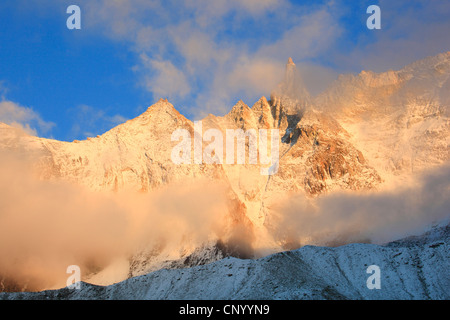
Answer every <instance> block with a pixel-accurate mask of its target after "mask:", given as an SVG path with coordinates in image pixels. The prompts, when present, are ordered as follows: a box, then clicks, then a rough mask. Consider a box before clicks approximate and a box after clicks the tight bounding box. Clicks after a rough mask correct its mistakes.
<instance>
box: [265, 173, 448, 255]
mask: <svg viewBox="0 0 450 320" xmlns="http://www.w3.org/2000/svg"><path fill="white" fill-rule="evenodd" d="M449 181H450V166H448V165H446V166H443V167H440V168H437V169H434V170H431V171H429V172H427V173H424V174H422V175H421V176H420V177H419V178H418V179H417V181H416V182H415V183H413V184H410V185H405V186H403V187H402V188H398V189H397V190H396V191H392V190H390V191H372V192H366V193H354V192H352V193H349V192H334V193H330V194H326V195H322V196H320V197H318V198H315V199H310V198H308V197H307V196H306V195H305V194H303V193H296V194H290V195H288V196H286V199H280V201H279V202H278V203H277V204H275V205H274V212H275V214H274V215H273V216H272V217H271V219H270V221H269V222H268V226H269V228H270V230H271V232H272V234H273V235H274V238H275V239H276V240H277V241H279V242H280V243H283V244H284V245H285V246H286V247H287V248H298V247H301V246H303V245H324V246H338V245H344V244H348V243H352V242H364V243H376V244H384V243H387V242H389V241H394V240H398V239H400V238H403V237H407V236H410V235H419V234H421V233H423V232H425V231H427V230H429V229H430V228H431V227H433V226H435V225H439V224H445V223H449V219H450V182H449Z"/></svg>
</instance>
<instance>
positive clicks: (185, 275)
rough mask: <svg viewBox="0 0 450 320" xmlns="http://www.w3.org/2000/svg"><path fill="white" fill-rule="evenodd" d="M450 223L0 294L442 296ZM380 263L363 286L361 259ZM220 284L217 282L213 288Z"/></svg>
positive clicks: (449, 263)
mask: <svg viewBox="0 0 450 320" xmlns="http://www.w3.org/2000/svg"><path fill="white" fill-rule="evenodd" d="M449 231H450V227H449V226H446V227H442V228H437V229H434V230H432V231H430V232H428V233H427V234H424V235H422V236H419V237H412V238H407V239H403V240H399V241H396V242H392V243H388V244H387V245H384V246H379V245H371V244H349V245H346V246H342V247H337V248H326V247H312V246H306V247H303V248H300V249H297V250H294V251H286V252H281V253H276V254H273V255H270V256H267V257H264V258H261V259H258V260H240V259H236V258H225V259H222V260H221V261H217V262H214V263H211V264H207V265H201V266H197V267H193V268H188V269H181V270H159V271H156V272H153V273H149V274H147V275H144V276H140V277H135V278H132V279H128V280H126V281H123V282H121V283H117V284H114V285H111V286H107V287H101V286H94V285H91V284H88V283H82V284H81V289H80V290H74V289H68V288H64V289H60V290H54V291H43V292H39V293H0V299H8V300H9V299H10V300H15V299H39V300H44V299H45V300H48V299H74V300H76V299H102V300H105V299H112V300H116V299H119V300H122V299H126V300H132V299H157V300H159V299H164V300H167V299H179V300H182V299H189V300H192V299H207V300H214V299H223V300H229V299H249V300H259V299H262V300H265V299H267V300H271V299H333V300H342V299H357V300H371V299H376V300H379V299H393V300H415V299H418V300H423V299H438V300H441V299H442V300H447V299H449V298H450V293H449V291H448V288H449V286H450V277H449V274H448V270H449V267H450V254H449V252H450V250H449V249H450V248H449V245H448V244H449V235H450V233H449ZM372 265H376V266H378V267H379V268H380V269H379V270H380V289H379V290H378V289H369V288H368V287H367V280H368V278H369V276H370V275H371V274H370V273H369V274H368V273H367V270H368V267H369V266H372ZM217 288H220V290H217Z"/></svg>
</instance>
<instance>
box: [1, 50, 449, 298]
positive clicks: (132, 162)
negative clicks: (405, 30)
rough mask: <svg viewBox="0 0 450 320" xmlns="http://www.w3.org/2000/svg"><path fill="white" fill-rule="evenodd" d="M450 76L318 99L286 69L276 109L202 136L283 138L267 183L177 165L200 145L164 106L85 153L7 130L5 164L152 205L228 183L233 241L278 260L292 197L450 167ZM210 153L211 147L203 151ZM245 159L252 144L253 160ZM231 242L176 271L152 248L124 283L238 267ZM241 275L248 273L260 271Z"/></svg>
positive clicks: (435, 73) (241, 173)
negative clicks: (245, 237)
mask: <svg viewBox="0 0 450 320" xmlns="http://www.w3.org/2000/svg"><path fill="white" fill-rule="evenodd" d="M449 75H450V53H444V54H441V55H438V56H436V57H431V58H427V59H425V60H423V61H419V62H417V63H415V64H412V65H410V66H407V67H405V68H404V69H402V70H400V71H389V72H386V73H382V74H376V73H373V72H361V74H359V75H357V76H353V75H349V76H341V77H340V78H339V79H338V80H337V81H336V82H335V83H334V84H333V86H332V87H331V88H330V89H328V90H327V91H326V92H324V93H323V94H321V95H320V96H318V97H316V98H312V97H310V95H309V94H308V92H307V91H306V89H305V88H304V86H303V84H302V79H301V78H300V77H299V75H298V73H297V71H296V69H295V64H294V62H293V61H292V59H289V60H288V63H287V65H286V76H285V79H284V81H283V82H282V83H280V85H279V86H278V87H277V88H275V89H274V91H273V92H272V94H271V96H270V100H267V99H266V98H265V97H262V98H261V99H260V100H258V101H257V102H256V103H255V104H254V105H253V106H252V107H251V108H250V107H249V106H248V105H246V104H245V103H244V102H243V101H239V102H237V103H236V105H235V106H233V108H232V109H231V111H230V112H229V113H228V114H227V115H225V116H223V117H216V116H214V115H209V116H208V117H206V118H205V119H203V120H202V133H205V132H206V131H207V130H208V129H217V130H219V131H220V132H222V135H223V137H225V136H226V131H227V130H236V129H242V130H243V131H248V130H255V131H256V132H258V130H260V129H266V130H272V129H277V130H279V131H278V132H279V137H277V140H278V141H279V161H278V172H277V173H276V174H274V175H271V176H265V175H261V173H260V172H261V167H262V165H261V163H260V162H258V163H257V164H250V163H248V162H246V163H245V164H243V165H234V164H227V163H225V162H223V163H213V164H205V163H202V164H195V163H194V161H191V163H190V164H189V163H188V164H182V165H178V164H175V163H174V162H173V161H172V158H171V157H172V150H173V148H174V146H176V145H177V143H178V141H172V133H173V132H174V130H175V129H185V130H187V131H188V132H189V134H190V136H191V137H194V134H195V132H194V131H195V128H194V127H195V125H194V123H193V122H192V121H190V120H188V119H186V118H185V117H184V116H183V115H181V114H180V113H179V112H178V111H177V110H176V109H175V108H174V106H173V105H172V104H170V103H169V102H168V101H167V100H162V99H161V100H159V101H158V102H157V103H155V104H154V105H152V106H151V107H149V108H148V110H147V111H145V112H144V113H143V114H142V115H140V116H138V117H137V118H135V119H132V120H129V121H127V122H126V123H123V124H121V125H119V126H117V127H115V128H113V129H111V130H110V131H108V132H106V133H105V134H103V135H101V136H97V137H95V138H88V139H87V140H84V141H74V142H61V141H56V140H50V139H43V138H38V137H32V136H29V135H27V134H25V133H23V132H20V131H18V130H17V129H14V128H12V127H9V126H7V125H4V124H0V149H1V151H0V152H1V153H3V154H6V153H8V152H9V151H12V150H14V151H15V152H20V153H21V154H23V155H25V156H27V157H29V158H31V159H33V161H34V163H35V166H36V168H37V170H38V173H39V175H40V177H41V178H42V179H48V180H52V179H63V180H67V181H70V182H73V183H75V184H78V185H82V186H85V187H87V188H89V189H91V190H94V191H114V192H120V191H124V190H128V191H129V190H131V191H137V192H144V193H149V192H152V191H154V190H159V189H160V188H162V187H164V186H166V185H169V184H171V183H182V182H183V181H188V180H189V181H192V180H195V179H208V180H209V181H210V183H218V182H220V183H224V184H226V185H227V187H228V189H227V190H228V194H227V195H228V198H229V212H228V214H229V221H230V223H229V226H228V228H229V230H230V232H229V234H232V233H233V230H238V229H239V230H245V231H242V232H247V233H252V232H254V231H255V230H258V234H259V235H260V236H259V237H258V239H256V240H255V241H256V242H261V243H263V244H264V246H266V247H268V248H272V251H276V250H281V248H283V247H284V244H283V243H279V242H278V243H277V242H274V241H273V239H272V237H271V235H270V230H271V225H270V223H271V222H270V221H271V216H272V215H274V214H276V206H275V205H276V203H277V202H278V201H279V200H280V198H282V197H284V196H286V195H289V194H290V193H294V192H303V193H304V194H305V196H306V197H308V198H310V199H314V198H316V197H319V196H321V195H322V194H326V193H329V192H332V191H339V190H347V191H369V190H380V189H383V188H385V187H386V186H387V185H388V182H391V181H393V180H395V179H396V178H397V177H398V176H401V177H403V178H404V179H406V178H408V177H409V176H410V175H411V174H413V173H416V172H419V171H420V170H423V169H425V168H431V167H433V166H438V165H440V164H442V163H445V162H446V161H448V159H449V153H448V151H449V149H448V142H449V135H448V133H449V124H450V122H449V118H448V115H449V114H448V106H449V102H450V98H449V95H448V92H449V88H450V84H449V81H450V80H449ZM207 146H208V142H205V141H203V142H202V150H203V151H204V150H205V148H206V147H207ZM224 149H225V148H224ZM249 149H250V145H249V140H247V141H246V143H245V150H246V154H248V152H249ZM191 151H193V149H192V148H191ZM258 151H259V147H258ZM192 154H193V153H192ZM192 154H191V159H192V160H193V156H192ZM224 156H225V155H224ZM239 232H241V231H239ZM263 234H265V235H266V236H261V235H263ZM230 237H231V236H229V237H228V238H227V239H216V241H213V242H212V243H210V244H208V245H205V246H204V247H203V249H204V250H203V251H202V252H204V254H205V258H201V257H200V258H199V253H198V251H196V250H190V251H185V252H183V253H182V254H180V256H179V260H176V261H175V262H173V261H167V260H164V259H163V258H162V257H161V256H160V250H158V248H157V246H155V245H151V246H150V247H148V248H145V249H143V250H142V251H139V252H137V253H136V254H135V255H133V256H132V257H131V258H130V259H129V261H128V275H129V276H136V275H140V274H145V273H146V272H148V271H153V270H156V269H158V268H160V267H162V266H165V267H170V266H174V267H179V266H180V265H183V266H185V267H189V266H193V265H196V264H199V263H206V262H212V261H215V260H220V259H222V258H223V257H224V256H226V255H229V254H230V252H234V253H233V255H235V256H236V255H237V256H239V250H234V249H233V247H232V246H230V243H229V241H228V242H227V240H230ZM220 241H224V242H222V245H220V246H219V247H220V248H222V249H223V250H222V249H220V250H217V248H218V243H221V242H220ZM357 248H358V247H357ZM308 250H310V249H304V251H299V252H298V253H294V255H300V256H301V255H302V253H301V252H308ZM317 250H319V249H317ZM320 250H323V252H328V251H326V249H320ZM342 250H346V249H342ZM377 250H378V249H377ZM379 250H384V249H379ZM321 252H322V251H321ZM358 252H359V251H358ZM241 253H242V252H241ZM194 256H195V257H197V258H195V259H194V258H193V257H194ZM200 256H201V254H200ZM189 257H191V258H189ZM180 261H183V263H181V264H180V263H179V262H180ZM233 261H234V260H233ZM242 263H243V264H244V265H245V268H249V266H250V265H252V262H249V261H247V262H245V263H244V262H242ZM252 268H253V267H252ZM110 280H111V282H116V281H119V280H123V279H110ZM333 288H334V287H333ZM92 290H93V289H92ZM333 290H335V289H333ZM333 290H332V292H333V293H330V294H335V295H336V296H335V297H338V296H339V294H343V295H344V296H346V297H347V296H349V295H347V293H339V292H340V291H339V290H338V291H336V292H335V291H333ZM280 294H281V293H280ZM309 294H312V292H309V293H307V295H309ZM321 294H324V293H321ZM353 294H355V295H356V293H352V294H351V295H350V296H353ZM155 297H156V296H155ZM255 297H256V296H255ZM280 297H281V295H280Z"/></svg>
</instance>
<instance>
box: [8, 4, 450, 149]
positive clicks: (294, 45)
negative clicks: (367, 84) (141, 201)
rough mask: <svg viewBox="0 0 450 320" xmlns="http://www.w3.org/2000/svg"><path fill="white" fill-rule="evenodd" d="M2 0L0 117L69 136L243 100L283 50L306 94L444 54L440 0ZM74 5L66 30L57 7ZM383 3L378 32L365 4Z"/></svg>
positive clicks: (265, 86)
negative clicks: (160, 110) (75, 25)
mask: <svg viewBox="0 0 450 320" xmlns="http://www.w3.org/2000/svg"><path fill="white" fill-rule="evenodd" d="M393 2H394V1H387V0H385V1H383V0H380V1H344V0H341V1H339V0H335V1H332V0H329V1H288V0H280V1H274V0H247V1H237V0H229V1H224V0H216V1H206V0H200V1H193V0H187V1H151V0H123V1H118V0H89V1H87V0H75V1H74V0H71V1H64V0H59V1H58V0H41V1H37V0H36V1H33V0H6V1H5V0H2V1H1V3H0V43H1V48H0V98H1V100H0V121H1V122H6V123H8V124H13V125H16V126H21V127H22V128H25V129H26V130H28V131H29V132H30V133H33V134H36V135H39V136H43V137H51V138H55V139H59V140H66V141H72V140H73V139H84V138H86V137H87V136H95V135H97V134H102V133H104V132H105V131H107V130H109V129H110V128H112V127H114V126H115V125H117V124H119V123H121V122H123V121H125V120H126V119H131V118H134V117H136V116H138V115H139V114H140V113H142V112H143V111H145V110H146V108H147V107H148V106H150V105H151V104H153V103H154V102H156V101H157V100H158V99H159V98H168V99H169V101H170V102H172V103H173V104H174V105H175V107H176V108H177V109H178V110H179V111H180V112H181V113H182V114H184V115H185V116H186V117H188V118H190V119H196V118H201V117H203V116H205V115H207V114H208V113H214V114H216V115H223V114H225V113H226V112H227V111H228V110H229V109H230V108H231V107H232V105H233V104H234V103H235V102H237V101H238V100H239V99H242V100H244V102H246V103H247V104H249V105H252V104H253V103H254V102H256V100H257V99H258V98H259V97H260V96H262V95H265V96H267V97H268V96H269V95H270V90H271V88H273V87H274V86H275V85H276V83H278V81H279V80H280V77H281V75H282V72H283V70H284V64H285V63H286V60H287V58H288V57H290V56H291V57H292V58H293V59H294V62H295V63H296V64H297V66H298V68H299V69H300V71H301V72H302V75H303V78H304V81H305V83H306V85H307V87H308V88H309V89H310V91H311V92H312V93H313V94H315V93H318V92H320V91H321V90H323V89H324V88H325V87H326V85H328V84H329V83H330V82H331V81H332V80H333V79H335V78H336V76H337V75H338V74H340V73H357V72H360V71H361V70H362V69H371V70H374V71H379V72H381V71H385V70H388V69H391V68H392V69H398V68H401V67H402V66H404V65H406V64H408V63H411V62H413V61H415V60H418V59H421V58H424V57H426V56H429V55H435V54H438V53H440V52H444V51H448V50H450V36H449V32H448V30H450V22H449V21H450V19H449V18H450V4H449V2H448V1H424V0H423V1H422V0H420V1H419V0H410V1H406V0H405V1H403V0H402V1H395V3H393ZM71 4H76V5H78V6H79V7H80V8H81V19H82V20H81V21H82V22H81V23H82V29H81V30H68V29H67V27H66V20H67V18H68V17H69V14H67V13H66V8H67V7H68V6H69V5H71ZM371 4H377V5H379V6H380V8H381V19H382V22H381V23H382V28H381V30H368V29H367V28H366V19H367V18H368V17H369V15H368V14H367V13H366V9H367V7H368V6H369V5H371Z"/></svg>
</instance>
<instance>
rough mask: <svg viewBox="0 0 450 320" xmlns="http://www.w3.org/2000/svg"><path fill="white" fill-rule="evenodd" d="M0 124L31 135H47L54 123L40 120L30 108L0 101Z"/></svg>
mask: <svg viewBox="0 0 450 320" xmlns="http://www.w3.org/2000/svg"><path fill="white" fill-rule="evenodd" d="M0 122H3V123H6V124H8V125H10V126H13V127H15V128H19V129H22V130H24V131H25V132H26V133H28V134H31V135H38V134H48V133H49V132H50V130H51V129H52V128H53V127H54V126H55V124H54V123H52V122H48V121H44V120H42V118H41V116H40V115H39V114H38V113H37V112H35V111H34V110H33V109H31V108H27V107H23V106H21V105H19V104H17V103H15V102H12V101H5V100H3V101H0Z"/></svg>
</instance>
